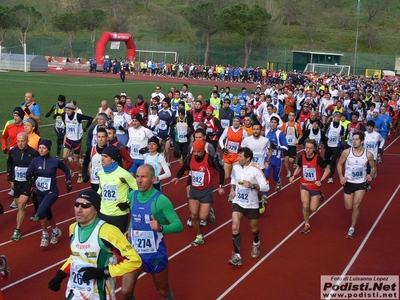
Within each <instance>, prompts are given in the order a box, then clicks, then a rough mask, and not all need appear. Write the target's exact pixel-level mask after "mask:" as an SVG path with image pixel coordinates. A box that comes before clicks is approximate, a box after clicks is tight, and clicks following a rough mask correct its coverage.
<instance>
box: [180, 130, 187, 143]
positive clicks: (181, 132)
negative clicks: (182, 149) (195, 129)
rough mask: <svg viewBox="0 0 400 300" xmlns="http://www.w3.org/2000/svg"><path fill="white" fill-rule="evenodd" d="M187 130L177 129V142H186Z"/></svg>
mask: <svg viewBox="0 0 400 300" xmlns="http://www.w3.org/2000/svg"><path fill="white" fill-rule="evenodd" d="M186 135H187V132H186V131H178V140H179V143H186V142H187V136H186Z"/></svg>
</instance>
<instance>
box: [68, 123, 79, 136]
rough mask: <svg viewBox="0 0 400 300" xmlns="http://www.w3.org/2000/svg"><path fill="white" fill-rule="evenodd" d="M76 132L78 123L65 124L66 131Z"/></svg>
mask: <svg viewBox="0 0 400 300" xmlns="http://www.w3.org/2000/svg"><path fill="white" fill-rule="evenodd" d="M77 132H78V124H69V125H68V126H67V133H72V134H74V133H77Z"/></svg>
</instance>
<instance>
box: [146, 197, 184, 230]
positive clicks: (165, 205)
mask: <svg viewBox="0 0 400 300" xmlns="http://www.w3.org/2000/svg"><path fill="white" fill-rule="evenodd" d="M153 205H154V206H157V207H156V209H155V210H153ZM151 212H152V214H153V216H154V217H155V219H156V220H157V222H158V223H159V225H161V226H162V229H163V230H162V231H161V232H162V233H163V234H168V233H178V232H182V231H183V225H182V222H181V220H180V219H179V216H178V214H177V213H176V211H175V209H174V206H173V205H172V203H171V201H170V200H169V199H168V198H167V197H166V196H164V195H163V194H161V195H160V196H158V199H157V201H154V202H153V204H152V210H151ZM157 212H158V213H157ZM160 215H161V216H162V218H161V216H160ZM158 227H160V226H158Z"/></svg>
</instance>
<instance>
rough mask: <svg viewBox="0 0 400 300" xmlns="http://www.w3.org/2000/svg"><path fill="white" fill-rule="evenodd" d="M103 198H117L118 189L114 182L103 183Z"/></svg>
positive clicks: (109, 199) (112, 199)
mask: <svg viewBox="0 0 400 300" xmlns="http://www.w3.org/2000/svg"><path fill="white" fill-rule="evenodd" d="M102 191H103V199H104V200H105V201H117V200H118V190H117V185H116V184H106V183H105V184H103V186H102Z"/></svg>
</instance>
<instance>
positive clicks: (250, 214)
mask: <svg viewBox="0 0 400 300" xmlns="http://www.w3.org/2000/svg"><path fill="white" fill-rule="evenodd" d="M234 211H237V212H240V213H242V214H243V216H245V217H246V218H247V219H258V218H260V209H259V208H243V207H241V206H240V205H239V204H237V203H232V212H234Z"/></svg>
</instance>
